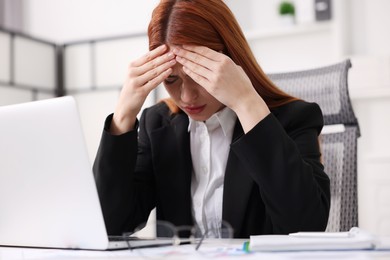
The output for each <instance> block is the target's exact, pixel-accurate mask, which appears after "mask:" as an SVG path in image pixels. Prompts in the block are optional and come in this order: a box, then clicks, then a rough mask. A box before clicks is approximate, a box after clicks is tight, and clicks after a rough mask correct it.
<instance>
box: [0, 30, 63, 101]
mask: <svg viewBox="0 0 390 260" xmlns="http://www.w3.org/2000/svg"><path fill="white" fill-rule="evenodd" d="M0 57H1V58H0V106H1V105H9V104H15V103H21V102H28V101H34V100H39V99H44V98H50V97H54V96H55V95H56V91H57V80H56V79H57V46H56V45H55V44H54V43H50V42H48V41H44V40H41V39H37V38H34V37H30V36H27V35H23V34H21V33H16V32H11V31H7V30H5V29H2V28H0Z"/></svg>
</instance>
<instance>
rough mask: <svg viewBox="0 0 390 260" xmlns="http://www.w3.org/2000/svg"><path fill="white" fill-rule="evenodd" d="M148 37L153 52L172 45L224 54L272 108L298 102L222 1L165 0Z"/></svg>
mask: <svg viewBox="0 0 390 260" xmlns="http://www.w3.org/2000/svg"><path fill="white" fill-rule="evenodd" d="M148 37H149V49H150V50H152V49H155V48H157V47H158V46H160V45H162V44H171V45H201V46H206V47H209V48H210V49H213V50H216V51H221V52H223V53H224V54H226V55H228V56H229V57H230V58H231V59H232V60H233V61H234V62H235V63H236V64H237V65H239V66H241V67H242V68H243V70H244V71H245V73H246V74H247V75H248V77H249V78H250V80H251V82H252V84H253V86H254V88H255V89H256V91H257V93H259V95H260V96H261V97H262V98H263V99H264V101H265V102H266V104H267V105H268V107H270V108H273V107H277V106H281V105H284V104H286V103H289V102H291V101H294V100H296V99H297V98H295V97H292V96H290V95H288V94H286V93H285V92H283V91H282V90H280V89H279V88H278V87H277V86H276V85H275V84H274V83H273V82H272V81H271V80H270V79H269V78H268V77H267V75H266V74H265V73H264V72H263V70H262V69H261V67H260V65H259V64H258V63H257V61H256V58H255V56H254V55H253V53H252V51H251V49H250V47H249V44H248V42H247V40H246V39H245V36H244V34H243V32H242V30H241V28H240V26H239V24H238V22H237V20H236V19H235V17H234V15H233V13H232V12H231V11H230V9H229V8H228V7H227V6H226V4H225V3H224V2H223V1H222V0H161V1H160V3H159V5H158V6H157V7H156V8H155V9H154V11H153V14H152V19H151V21H150V23H149V28H148ZM171 105H172V104H170V107H171ZM171 110H172V108H171Z"/></svg>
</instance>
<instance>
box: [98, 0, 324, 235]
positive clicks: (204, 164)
mask: <svg viewBox="0 0 390 260" xmlns="http://www.w3.org/2000/svg"><path fill="white" fill-rule="evenodd" d="M148 36H149V49H150V51H149V52H148V53H147V54H146V55H144V56H142V57H141V58H139V59H137V60H135V61H133V62H132V63H131V64H130V66H129V68H128V76H127V79H126V82H125V83H124V86H123V89H122V91H121V95H120V98H119V100H118V103H117V106H116V109H115V112H114V114H113V115H110V116H109V117H108V118H107V119H106V123H105V128H104V131H103V136H102V140H101V143H100V147H99V151H98V154H97V157H96V161H95V164H94V174H95V179H96V183H97V187H98V192H99V196H100V200H101V204H102V208H103V213H104V217H105V222H106V226H107V231H108V233H109V234H112V235H120V234H122V233H123V232H125V231H131V230H133V229H134V228H136V227H137V226H138V225H139V224H140V223H143V222H145V221H146V220H147V218H148V216H149V213H150V211H151V210H152V209H153V208H155V207H156V208H157V219H158V220H165V221H169V222H171V223H172V224H174V225H177V226H181V225H197V226H199V227H200V228H201V230H203V231H205V230H216V229H218V228H219V227H220V225H221V223H222V221H226V222H228V223H229V224H230V225H231V226H232V227H233V229H234V237H249V235H253V234H286V233H290V232H297V231H318V230H324V229H325V228H326V225H327V220H328V214H329V207H330V191H329V178H328V176H327V175H326V173H324V171H323V166H322V164H321V161H320V156H321V154H320V149H319V144H318V135H319V133H320V131H321V129H322V126H323V119H322V113H321V110H320V108H319V107H318V105H317V104H314V103H307V102H304V101H301V100H298V99H296V98H294V97H291V96H289V95H287V94H285V93H284V92H282V91H281V90H279V89H278V88H277V87H276V86H275V85H274V84H273V83H272V82H271V81H270V80H269V79H268V78H267V76H266V75H265V74H264V73H263V71H262V70H261V68H260V67H259V65H258V64H257V62H256V60H255V58H254V56H253V54H252V52H251V50H250V48H249V45H248V43H247V41H246V40H245V37H244V35H243V33H242V31H241V29H240V27H239V25H238V23H237V22H236V20H235V18H234V16H233V14H232V13H231V11H230V10H229V9H228V7H226V5H225V4H224V3H223V1H221V0H162V1H161V2H160V3H159V5H158V6H157V7H156V8H155V10H154V11H153V15H152V18H151V22H150V24H149V29H148ZM160 83H163V84H164V86H165V88H166V90H167V91H168V93H169V95H170V99H169V100H165V102H161V103H159V104H157V105H155V106H152V107H151V108H148V109H145V110H144V111H143V114H142V116H141V119H140V122H139V123H138V121H137V119H136V115H137V114H138V113H139V111H140V109H141V106H142V105H143V103H144V101H145V99H146V97H147V95H148V94H149V93H150V91H152V90H153V89H154V88H156V87H157V86H158V85H159V84H160ZM138 127H139V132H138V131H137V130H138Z"/></svg>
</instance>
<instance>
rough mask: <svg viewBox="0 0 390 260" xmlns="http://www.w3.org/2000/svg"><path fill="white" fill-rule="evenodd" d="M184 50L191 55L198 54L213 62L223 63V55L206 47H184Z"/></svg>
mask: <svg viewBox="0 0 390 260" xmlns="http://www.w3.org/2000/svg"><path fill="white" fill-rule="evenodd" d="M182 49H183V50H185V51H188V52H191V53H196V54H198V55H201V56H203V57H206V58H208V59H210V60H213V61H221V59H222V57H223V56H222V55H223V54H222V53H220V52H217V51H215V50H212V49H210V48H208V47H205V46H196V45H183V46H182Z"/></svg>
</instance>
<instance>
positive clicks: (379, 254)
mask: <svg viewBox="0 0 390 260" xmlns="http://www.w3.org/2000/svg"><path fill="white" fill-rule="evenodd" d="M243 242H244V241H243V240H236V239H234V240H221V239H218V240H206V241H205V242H204V244H203V245H202V246H201V248H200V249H199V251H195V247H194V245H183V246H176V247H160V248H149V249H142V250H140V249H138V250H134V251H132V252H131V251H130V250H118V251H104V252H102V251H86V250H57V249H33V248H12V247H0V260H11V259H12V260H18V259H54V260H59V259H61V260H64V259H67V260H68V259H75V260H87V259H88V260H91V259H97V260H113V259H132V260H133V259H134V260H135V259H141V260H142V259H186V260H187V259H189V260H191V259H205V258H207V259H210V258H216V259H234V260H238V259H245V260H251V259H256V260H258V259H267V260H273V259H302V258H304V259H318V258H320V259H332V260H337V259H343V260H345V259H353V260H357V259H390V251H364V250H363V251H326V252H324V251H316V252H314V251H313V252H278V253H276V252H275V253H265V252H252V253H246V252H244V251H243V250H242V245H243Z"/></svg>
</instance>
